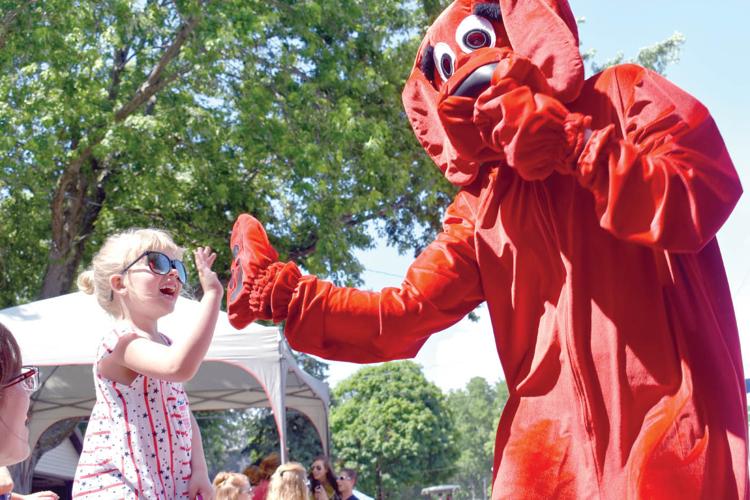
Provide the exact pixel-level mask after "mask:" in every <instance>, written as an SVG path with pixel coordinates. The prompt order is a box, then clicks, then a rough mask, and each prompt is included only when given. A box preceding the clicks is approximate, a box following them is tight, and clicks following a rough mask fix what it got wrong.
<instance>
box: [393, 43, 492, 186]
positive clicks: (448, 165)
mask: <svg viewBox="0 0 750 500" xmlns="http://www.w3.org/2000/svg"><path fill="white" fill-rule="evenodd" d="M427 45H428V43H427V40H426V39H425V40H423V41H422V46H420V48H419V52H417V61H416V63H415V64H414V67H413V69H412V72H411V75H409V79H408V80H406V85H405V86H404V91H403V93H402V94H401V98H402V100H403V103H404V108H405V109H406V116H408V117H409V121H410V122H411V126H412V129H413V130H414V134H415V135H416V136H417V140H419V143H420V144H421V145H422V147H423V148H424V149H425V151H427V154H428V155H430V158H432V160H433V161H434V162H435V163H436V164H437V166H438V167H439V168H440V170H441V171H442V172H443V175H445V177H446V178H447V179H448V180H449V181H450V182H451V183H452V184H454V185H456V186H466V185H468V184H471V182H473V181H474V179H475V178H476V176H477V174H478V173H479V166H480V163H479V162H478V161H473V160H472V159H468V158H466V157H465V156H466V155H460V154H458V152H457V151H456V149H455V147H453V144H451V142H450V140H449V139H448V135H447V134H446V132H445V128H444V127H443V124H442V122H441V120H440V117H439V116H438V111H437V109H438V91H437V90H435V87H433V85H432V83H431V82H430V81H429V80H427V78H426V77H425V74H424V72H423V71H422V69H421V68H420V66H421V64H420V62H421V57H422V56H424V54H425V47H427Z"/></svg>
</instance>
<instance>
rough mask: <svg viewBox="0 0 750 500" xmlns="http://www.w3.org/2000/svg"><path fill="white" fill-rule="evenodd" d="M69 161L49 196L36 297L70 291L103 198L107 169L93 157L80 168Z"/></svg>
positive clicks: (104, 196)
mask: <svg viewBox="0 0 750 500" xmlns="http://www.w3.org/2000/svg"><path fill="white" fill-rule="evenodd" d="M76 163H77V162H76V160H73V162H71V164H70V165H69V166H68V168H67V169H66V170H65V172H64V173H63V175H62V176H61V177H60V182H59V183H58V185H57V188H56V189H55V193H54V195H53V197H52V204H51V207H50V209H51V211H52V243H51V246H50V249H49V254H48V260H47V262H48V264H47V270H46V271H45V273H44V280H43V282H42V290H41V292H40V293H39V298H41V299H46V298H50V297H57V296H58V295H62V294H64V293H67V292H69V291H70V290H71V288H72V285H73V280H74V279H75V275H76V271H77V270H78V265H79V264H80V262H81V256H82V255H83V248H84V244H85V242H86V238H88V237H89V235H91V232H92V231H93V229H94V222H95V221H96V219H97V217H98V216H99V212H101V209H102V204H103V203H104V199H105V198H106V190H105V186H106V182H107V180H108V178H109V170H108V169H106V168H102V167H101V166H100V164H99V162H98V161H97V160H96V158H94V157H93V156H90V157H89V159H88V161H86V163H85V165H83V167H84V168H80V167H81V166H80V165H77V164H76Z"/></svg>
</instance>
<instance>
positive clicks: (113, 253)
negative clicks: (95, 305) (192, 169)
mask: <svg viewBox="0 0 750 500" xmlns="http://www.w3.org/2000/svg"><path fill="white" fill-rule="evenodd" d="M147 250H155V251H161V252H164V251H167V252H171V253H173V254H175V256H176V258H178V259H181V258H182V254H183V253H184V249H183V248H182V247H179V246H177V245H176V244H175V242H174V241H173V240H172V237H171V236H170V235H169V233H167V232H166V231H162V230H160V229H128V230H126V231H123V232H121V233H117V234H114V235H112V236H110V237H109V238H107V240H106V241H105V242H104V245H102V247H101V248H100V249H99V251H98V252H97V253H96V255H94V258H93V259H92V261H91V267H90V268H89V269H87V270H86V271H84V272H82V273H81V274H79V275H78V282H77V284H78V289H79V290H81V291H82V292H84V293H87V294H89V295H95V296H96V300H97V302H99V305H100V306H102V309H104V310H105V311H107V312H108V313H109V314H111V315H112V316H115V317H118V316H120V315H121V314H122V310H121V308H120V305H119V303H118V302H117V301H115V300H113V297H112V286H111V284H110V281H109V279H110V278H111V277H112V276H114V275H115V274H120V273H121V272H122V270H123V268H124V267H125V266H127V265H128V264H130V262H131V261H132V260H133V259H135V258H136V257H138V255H140V254H142V253H143V252H145V251H147Z"/></svg>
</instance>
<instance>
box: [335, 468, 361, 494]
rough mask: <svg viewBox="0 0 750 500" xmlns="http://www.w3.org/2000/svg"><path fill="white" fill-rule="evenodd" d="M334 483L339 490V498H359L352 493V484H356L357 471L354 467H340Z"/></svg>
mask: <svg viewBox="0 0 750 500" xmlns="http://www.w3.org/2000/svg"><path fill="white" fill-rule="evenodd" d="M336 484H337V485H338V487H339V491H340V492H341V500H359V498H357V496H356V495H355V494H354V486H355V485H356V484H357V471H355V470H354V469H347V468H344V469H341V471H339V475H338V477H337V478H336Z"/></svg>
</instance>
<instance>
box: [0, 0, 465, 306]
mask: <svg viewBox="0 0 750 500" xmlns="http://www.w3.org/2000/svg"><path fill="white" fill-rule="evenodd" d="M0 6H2V8H3V12H6V14H5V15H4V16H3V18H2V21H1V24H0V43H1V44H2V47H3V50H2V51H0V69H1V70H2V71H0V129H2V130H3V132H4V133H3V134H2V136H0V169H2V171H1V173H0V307H4V306H8V305H14V304H17V303H19V302H25V301H28V300H31V299H33V298H36V297H49V296H54V295H58V294H60V293H65V292H67V291H69V290H70V289H71V286H72V283H73V281H74V278H75V275H76V273H77V272H78V270H80V267H81V266H82V265H83V264H85V263H86V262H88V260H89V259H90V256H91V254H92V253H93V251H95V249H96V248H98V247H99V246H100V244H101V242H102V240H103V238H104V237H105V236H106V235H108V234H110V233H112V232H113V231H116V230H118V229H122V228H125V227H131V226H159V227H164V228H167V229H169V230H171V231H172V232H174V233H175V235H176V236H177V239H178V241H179V242H181V243H183V244H186V245H187V246H194V245H197V244H209V245H211V246H212V247H214V248H216V249H217V250H218V251H219V252H220V261H219V263H218V265H217V268H218V269H221V270H226V269H228V268H229V265H228V264H229V255H228V253H229V250H228V248H226V247H227V245H226V241H227V237H228V234H229V230H230V228H231V223H232V221H233V219H234V218H235V217H236V215H237V214H238V213H239V212H242V211H247V212H251V213H254V214H255V215H256V216H258V217H259V218H260V219H261V220H263V221H264V223H266V225H267V228H268V230H269V233H270V235H271V239H272V241H273V243H274V244H275V245H276V246H277V247H278V248H279V250H280V252H281V254H282V256H283V257H284V258H293V259H295V260H297V261H298V262H300V263H301V264H302V265H303V266H304V267H305V268H306V269H307V270H308V271H310V272H315V273H319V274H323V275H327V276H329V277H331V278H332V279H334V280H336V281H337V282H342V283H343V282H346V283H356V282H357V276H358V273H359V272H360V271H361V265H360V264H359V263H358V262H357V261H356V259H355V258H354V257H353V250H355V249H360V248H367V247H369V246H371V245H372V237H373V236H372V230H371V229H372V227H373V224H372V223H373V221H377V224H375V226H374V227H375V229H376V231H377V234H378V235H379V236H382V237H386V238H387V239H388V240H389V241H390V243H391V244H394V245H397V246H399V248H401V249H402V250H406V249H408V248H420V247H421V246H422V245H424V243H425V242H426V241H429V240H430V239H431V236H432V231H431V230H428V231H426V232H425V231H421V230H417V229H420V228H423V227H429V228H432V229H435V228H437V227H439V219H440V215H441V213H442V208H443V207H444V206H446V204H447V203H448V201H449V200H450V199H451V197H452V192H453V190H452V188H451V187H450V186H449V185H448V184H447V182H446V181H445V180H444V179H443V178H442V175H441V174H440V172H439V171H438V170H437V169H436V168H435V167H434V165H432V164H431V162H430V160H429V159H428V158H427V156H426V155H425V154H424V152H423V151H422V149H421V147H420V146H419V145H418V143H417V141H416V140H415V138H414V135H413V133H412V132H411V130H410V128H409V125H408V122H407V120H406V119H405V118H404V116H403V109H402V105H401V101H400V92H401V88H402V85H403V81H404V80H405V78H406V76H407V74H408V71H409V68H410V66H411V62H412V60H413V57H414V52H415V50H416V47H417V42H418V40H417V37H418V35H419V32H420V31H421V27H422V26H423V25H424V24H425V19H426V17H425V14H424V13H423V10H422V8H421V6H420V5H419V4H416V3H414V2H407V1H399V0H384V1H381V2H377V3H376V4H373V3H372V2H364V1H362V0H343V1H341V0H339V1H336V2H332V1H318V2H292V1H290V0H282V1H279V2H259V1H257V0H250V1H247V0H225V1H222V2H209V1H207V0H182V1H176V2H169V1H163V0H161V1H156V0H145V1H142V2H133V1H129V0H107V1H104V2H102V1H93V0H83V1H77V2H72V1H70V0H48V1H45V2H35V1H29V2H15V1H0ZM226 277H227V276H226V275H225V276H223V278H225V279H226Z"/></svg>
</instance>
